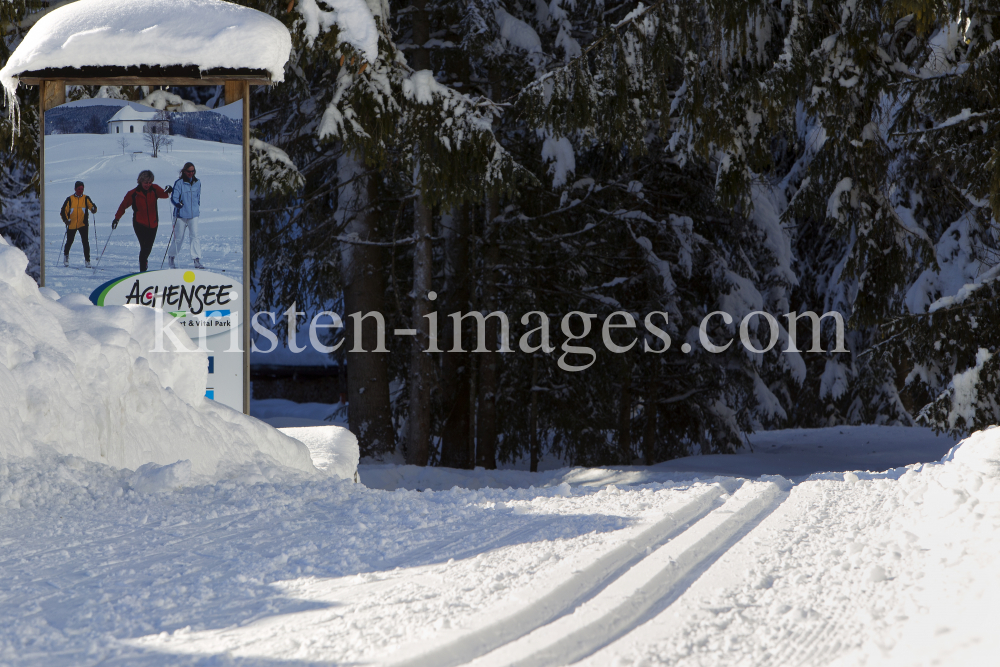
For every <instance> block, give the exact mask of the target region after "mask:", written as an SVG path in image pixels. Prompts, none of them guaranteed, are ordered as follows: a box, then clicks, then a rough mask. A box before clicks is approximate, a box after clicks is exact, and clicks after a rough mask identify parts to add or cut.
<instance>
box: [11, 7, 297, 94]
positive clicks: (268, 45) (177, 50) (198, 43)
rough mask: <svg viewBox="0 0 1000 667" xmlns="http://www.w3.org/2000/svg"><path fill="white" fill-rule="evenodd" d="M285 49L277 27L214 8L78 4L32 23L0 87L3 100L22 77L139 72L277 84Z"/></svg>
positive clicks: (258, 16) (246, 13)
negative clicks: (231, 74)
mask: <svg viewBox="0 0 1000 667" xmlns="http://www.w3.org/2000/svg"><path fill="white" fill-rule="evenodd" d="M291 48H292V39H291V36H290V35H289V34H288V30H287V28H285V26H284V25H282V23H281V21H278V20H277V19H275V18H274V17H272V16H268V15H267V14H264V13H263V12H259V11H257V10H255V9H250V8H248V7H241V6H239V5H234V4H232V3H229V2H223V1H222V0H143V2H135V1H134V0H78V1H77V2H72V3H69V4H67V5H64V6H62V7H59V8H58V9H55V10H53V11H52V12H50V13H48V14H46V15H45V16H43V17H42V18H41V19H39V20H38V22H37V23H36V24H35V25H34V27H32V28H31V30H30V31H29V32H28V34H27V35H26V36H25V38H24V41H22V42H21V44H20V45H19V46H18V47H17V50H16V51H14V53H13V54H12V55H11V57H10V60H9V61H8V62H7V65H6V66H5V67H4V68H3V69H2V70H0V83H2V84H3V87H4V88H5V89H6V90H7V94H8V96H9V97H11V96H13V94H14V90H15V89H16V88H17V83H18V81H17V77H18V76H19V75H21V74H23V73H24V72H31V71H36V70H42V69H50V68H51V69H56V68H66V67H73V68H79V67H88V68H89V67H136V66H144V65H145V66H154V67H176V66H188V67H190V66H196V67H198V68H199V69H200V70H208V69H213V68H231V69H255V70H266V71H267V72H268V73H269V74H270V75H271V79H272V80H273V81H282V80H283V79H284V71H285V62H286V61H287V60H288V56H289V53H290V52H291Z"/></svg>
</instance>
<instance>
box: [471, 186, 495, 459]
mask: <svg viewBox="0 0 1000 667" xmlns="http://www.w3.org/2000/svg"><path fill="white" fill-rule="evenodd" d="M499 211H500V205H499V199H498V197H497V196H496V195H490V196H489V197H488V198H487V201H486V224H485V226H484V234H483V237H484V239H485V240H486V256H485V258H484V267H483V282H482V285H483V307H484V308H485V309H486V311H487V312H492V311H493V310H495V309H496V307H497V284H496V281H497V276H496V269H495V268H494V267H496V265H497V263H498V262H499V261H500V248H499V246H498V245H497V243H496V240H497V239H496V229H495V228H494V221H495V220H496V217H497V216H498V215H499ZM499 327H500V323H499V322H498V321H497V318H495V317H491V318H489V319H488V320H486V348H487V349H488V350H490V351H489V352H487V353H485V354H484V355H482V356H481V357H480V359H479V411H478V414H477V416H476V429H477V430H476V465H477V466H482V467H483V468H486V469H487V470H493V469H495V468H496V467H497V389H498V387H497V380H498V378H497V376H498V372H497V366H498V364H499V361H500V360H499V353H498V352H497V351H496V350H497V349H498V337H499V335H500V329H499Z"/></svg>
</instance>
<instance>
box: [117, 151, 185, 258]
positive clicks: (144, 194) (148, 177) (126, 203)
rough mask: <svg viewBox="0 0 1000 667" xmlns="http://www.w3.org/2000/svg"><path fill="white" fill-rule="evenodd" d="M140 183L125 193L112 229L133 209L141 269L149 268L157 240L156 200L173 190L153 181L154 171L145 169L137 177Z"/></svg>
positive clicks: (158, 216) (168, 194)
mask: <svg viewBox="0 0 1000 667" xmlns="http://www.w3.org/2000/svg"><path fill="white" fill-rule="evenodd" d="M136 182H137V183H138V185H137V186H136V187H135V189H133V190H129V191H128V192H127V193H125V199H123V200H122V204H121V206H119V207H118V212H117V213H115V219H114V221H113V222H112V223H111V229H117V228H118V221H119V220H121V217H122V216H123V215H124V214H125V210H126V209H128V208H131V209H132V229H134V230H135V236H136V238H137V239H139V271H145V270H146V269H147V268H149V253H150V252H151V251H152V250H153V243H154V242H155V241H156V228H157V226H158V225H159V223H160V214H159V212H158V211H157V205H156V200H157V199H166V198H167V197H169V196H170V193H171V192H172V191H173V188H172V187H169V186H168V187H167V189H166V190H164V189H163V188H161V187H160V186H159V185H156V184H155V183H153V172H151V171H150V170H148V169H144V170H143V171H141V172H139V178H137V179H136Z"/></svg>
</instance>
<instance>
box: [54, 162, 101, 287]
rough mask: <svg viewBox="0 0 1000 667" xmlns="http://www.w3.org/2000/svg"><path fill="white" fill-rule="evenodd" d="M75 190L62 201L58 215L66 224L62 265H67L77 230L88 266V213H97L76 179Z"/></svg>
mask: <svg viewBox="0 0 1000 667" xmlns="http://www.w3.org/2000/svg"><path fill="white" fill-rule="evenodd" d="M74 188H75V190H76V191H75V192H74V193H73V194H71V195H70V196H69V197H66V201H65V202H63V205H62V208H61V209H60V210H59V215H60V216H62V221H63V223H64V224H65V225H66V247H65V248H64V249H63V266H69V249H70V246H72V245H73V241H74V240H75V239H76V233H77V231H79V232H80V241H81V242H82V243H83V259H84V260H85V261H86V262H87V268H88V269H89V268H90V238H89V237H88V234H87V232H88V229H87V228H88V227H90V214H91V213H97V206H96V205H95V204H94V202H92V201H91V200H90V197H88V196H87V195H85V194H83V181H77V182H76V184H75V186H74Z"/></svg>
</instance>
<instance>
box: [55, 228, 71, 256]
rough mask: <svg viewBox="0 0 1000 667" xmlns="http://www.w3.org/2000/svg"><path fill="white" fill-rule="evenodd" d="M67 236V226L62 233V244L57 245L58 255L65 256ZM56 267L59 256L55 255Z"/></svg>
mask: <svg viewBox="0 0 1000 667" xmlns="http://www.w3.org/2000/svg"><path fill="white" fill-rule="evenodd" d="M68 235H69V226H68V225H67V226H66V231H65V232H63V238H62V242H61V243H60V244H59V254H61V255H63V256H65V252H64V251H65V249H66V237H67V236H68ZM56 266H59V255H56Z"/></svg>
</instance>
